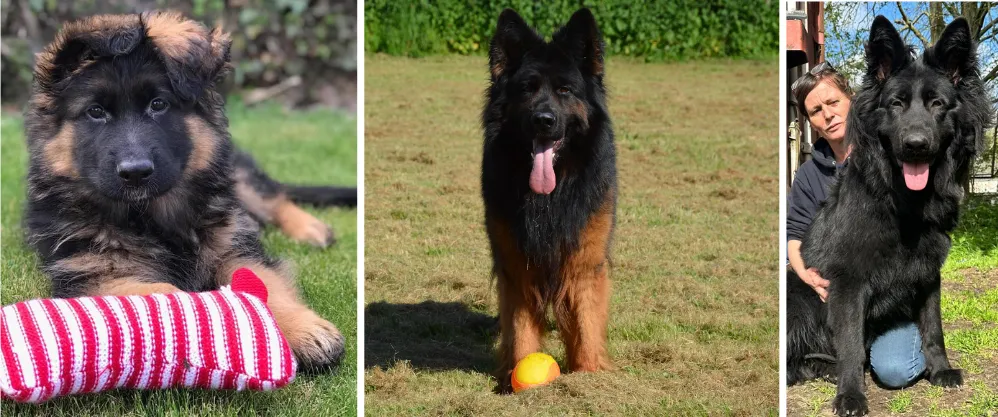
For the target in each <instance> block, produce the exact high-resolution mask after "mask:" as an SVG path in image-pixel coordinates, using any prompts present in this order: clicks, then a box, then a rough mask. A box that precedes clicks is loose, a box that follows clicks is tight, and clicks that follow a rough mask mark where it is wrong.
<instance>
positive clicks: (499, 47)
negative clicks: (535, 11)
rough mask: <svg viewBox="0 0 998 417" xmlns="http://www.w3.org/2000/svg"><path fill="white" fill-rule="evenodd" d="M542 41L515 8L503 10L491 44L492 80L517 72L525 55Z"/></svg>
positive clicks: (490, 67)
mask: <svg viewBox="0 0 998 417" xmlns="http://www.w3.org/2000/svg"><path fill="white" fill-rule="evenodd" d="M541 41H542V40H541V38H540V36H538V35H537V32H534V30H533V29H531V28H530V26H528V25H527V22H524V21H523V18H522V17H520V15H519V14H517V13H516V12H515V11H513V9H506V10H503V11H502V13H501V14H500V15H499V22H498V23H497V24H496V34H495V35H493V36H492V43H491V44H490V46H489V72H490V73H491V74H492V81H496V80H498V79H499V77H501V76H503V75H505V74H512V73H513V72H516V69H517V68H519V66H520V62H521V61H522V60H523V55H524V54H525V53H526V52H527V51H528V50H529V49H530V48H531V47H532V46H533V45H534V44H536V43H537V42H541Z"/></svg>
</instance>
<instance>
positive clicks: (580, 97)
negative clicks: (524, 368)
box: [482, 9, 617, 392]
mask: <svg viewBox="0 0 998 417" xmlns="http://www.w3.org/2000/svg"><path fill="white" fill-rule="evenodd" d="M489 70H490V71H489V72H490V74H491V83H490V85H489V89H488V91H487V93H486V96H487V103H486V105H485V109H484V111H483V114H482V124H483V127H484V131H485V135H484V136H485V143H484V152H483V158H482V197H483V199H484V202H485V226H486V231H487V233H488V237H489V242H490V244H491V248H492V259H493V272H494V274H495V276H496V278H497V285H498V290H499V291H498V292H499V322H500V326H501V337H500V343H499V367H498V370H497V371H496V379H497V380H498V381H499V388H500V391H506V392H508V391H509V390H510V372H511V370H512V369H513V366H514V365H515V364H516V363H517V362H518V361H519V360H520V359H523V357H524V356H526V355H528V354H530V353H532V352H536V351H539V350H540V349H541V342H542V340H543V334H544V332H545V330H546V329H547V324H546V313H547V310H548V308H549V307H550V308H551V309H552V310H553V312H554V316H555V319H556V321H557V324H558V329H559V331H560V333H561V338H562V340H563V341H564V342H565V348H566V353H567V359H568V369H569V371H598V370H604V369H609V368H611V366H612V365H611V362H610V359H609V356H608V355H607V347H606V344H607V335H606V334H607V320H608V315H609V309H610V278H609V273H610V244H611V240H612V237H613V230H614V226H615V215H616V206H617V170H616V154H615V150H614V141H613V129H612V126H611V121H610V116H609V114H608V112H607V108H606V91H605V88H604V86H603V71H604V65H603V41H602V38H601V36H600V33H599V30H598V29H597V26H596V21H595V19H594V18H593V15H592V14H591V13H590V12H589V10H588V9H582V10H579V11H577V12H576V13H575V14H574V15H572V17H571V19H569V21H568V23H567V24H566V25H565V26H564V27H563V28H561V29H559V30H558V31H556V32H555V33H554V35H553V36H552V40H551V41H550V42H545V40H544V38H542V37H541V36H539V35H538V34H537V33H536V32H534V31H533V29H531V28H530V27H529V26H527V24H526V22H524V21H523V19H522V18H521V17H520V16H519V15H517V14H516V12H514V11H512V10H508V9H507V10H506V11H504V12H502V14H501V15H500V16H499V23H498V25H497V27H496V34H495V37H494V38H493V39H492V44H491V49H490V55H489ZM538 146H550V147H552V149H554V150H553V153H554V163H553V171H554V173H555V174H556V178H557V183H556V186H555V188H554V189H553V191H551V192H549V193H538V192H536V190H532V186H528V183H529V182H530V181H529V177H530V175H531V169H532V168H531V167H532V164H533V159H532V158H538V157H540V156H537V155H535V154H532V150H534V149H537V147H538ZM533 166H536V165H533Z"/></svg>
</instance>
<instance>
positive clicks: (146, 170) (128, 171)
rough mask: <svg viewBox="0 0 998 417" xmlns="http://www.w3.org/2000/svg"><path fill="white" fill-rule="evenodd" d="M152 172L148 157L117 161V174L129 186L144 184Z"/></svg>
mask: <svg viewBox="0 0 998 417" xmlns="http://www.w3.org/2000/svg"><path fill="white" fill-rule="evenodd" d="M152 172H153V165H152V161H150V160H148V159H126V160H124V161H121V162H119V163H118V176H119V177H121V181H122V182H124V183H125V185H128V186H131V187H137V186H140V185H143V184H145V183H146V181H147V180H148V179H149V176H150V175H152Z"/></svg>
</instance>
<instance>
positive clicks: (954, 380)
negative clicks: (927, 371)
mask: <svg viewBox="0 0 998 417" xmlns="http://www.w3.org/2000/svg"><path fill="white" fill-rule="evenodd" d="M929 383H931V384H932V385H938V386H941V387H947V388H950V387H958V386H960V385H963V372H961V371H960V370H959V369H943V370H941V371H936V372H934V373H932V374H931V375H929Z"/></svg>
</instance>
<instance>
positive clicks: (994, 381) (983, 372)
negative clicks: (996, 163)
mask: <svg viewBox="0 0 998 417" xmlns="http://www.w3.org/2000/svg"><path fill="white" fill-rule="evenodd" d="M952 237H953V248H952V249H951V250H950V254H949V258H948V259H947V261H946V265H945V266H944V267H943V293H942V315H943V332H944V334H945V337H946V348H947V353H948V356H949V358H950V362H951V363H952V364H953V366H955V367H959V368H963V373H964V374H963V379H964V384H965V385H964V386H963V387H961V388H953V389H943V388H940V387H935V386H932V385H931V384H929V382H928V381H926V380H924V379H923V380H921V381H919V382H918V383H917V384H915V385H914V386H912V387H910V388H906V389H903V390H886V389H882V388H879V387H877V386H876V385H874V383H873V380H872V379H870V377H869V373H868V374H867V382H866V385H867V388H866V394H867V396H868V400H869V405H870V415H878V416H884V415H886V416H933V417H937V416H938V417H946V416H989V417H990V416H995V415H998V197H996V196H973V197H971V198H970V199H968V201H966V202H965V203H964V205H963V212H962V213H961V214H960V226H959V227H958V229H957V230H956V231H955V232H954V233H953V236H952ZM834 397H835V385H834V384H831V383H828V382H810V383H807V384H804V385H798V386H794V387H790V388H789V389H788V391H787V415H789V416H832V415H833V414H832V406H831V400H832V398H834Z"/></svg>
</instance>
